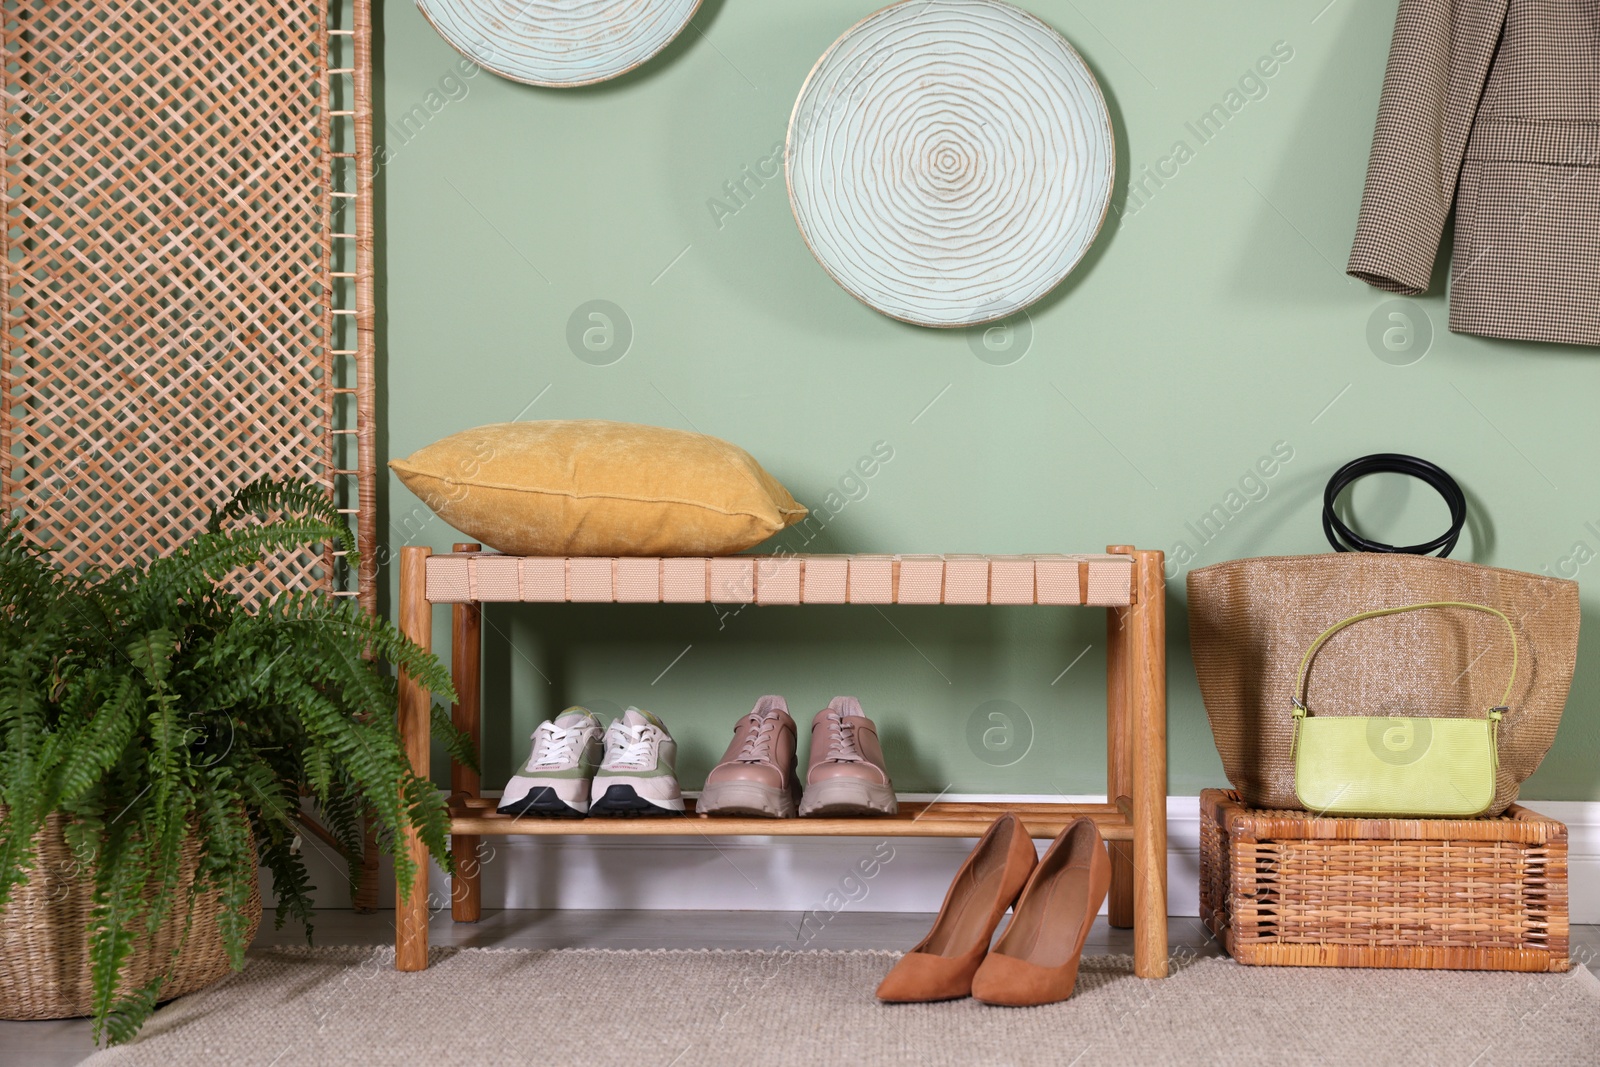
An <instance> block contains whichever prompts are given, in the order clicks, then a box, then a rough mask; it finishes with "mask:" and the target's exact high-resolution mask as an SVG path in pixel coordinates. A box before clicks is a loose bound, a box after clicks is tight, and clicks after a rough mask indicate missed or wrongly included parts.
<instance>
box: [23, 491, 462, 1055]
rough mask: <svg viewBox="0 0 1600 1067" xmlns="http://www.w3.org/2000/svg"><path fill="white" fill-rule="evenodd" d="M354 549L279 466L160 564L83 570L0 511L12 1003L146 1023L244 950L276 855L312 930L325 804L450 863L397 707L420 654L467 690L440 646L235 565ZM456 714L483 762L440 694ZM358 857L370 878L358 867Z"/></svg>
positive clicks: (235, 962) (346, 834)
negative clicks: (306, 827)
mask: <svg viewBox="0 0 1600 1067" xmlns="http://www.w3.org/2000/svg"><path fill="white" fill-rule="evenodd" d="M317 544H332V545H338V546H341V547H343V548H345V549H346V550H347V551H348V552H349V553H350V556H349V557H347V561H348V562H350V563H351V564H352V565H353V564H354V562H355V559H354V554H355V546H354V544H353V543H352V539H351V537H350V533H349V529H348V527H347V526H346V525H345V523H344V521H343V519H342V517H341V516H340V515H339V513H338V512H337V510H335V508H334V507H333V505H332V503H331V502H330V501H329V499H328V496H327V494H326V492H325V491H323V490H320V489H318V488H317V487H315V486H313V485H311V484H310V483H308V482H305V481H299V480H294V481H274V480H261V481H257V482H253V483H252V484H250V485H248V486H246V487H245V488H244V489H242V490H240V491H239V493H238V494H237V495H235V496H234V497H233V499H232V500H231V501H230V502H228V503H227V504H226V505H224V506H222V507H221V508H219V509H216V510H214V511H213V513H212V516H211V520H210V522H209V524H208V526H207V529H206V530H205V531H204V532H203V533H201V534H199V535H197V536H196V537H194V538H193V539H191V540H190V541H189V542H188V543H186V544H185V545H183V546H182V547H181V548H180V549H179V550H178V551H176V552H174V553H172V554H171V555H169V556H166V557H164V558H161V559H157V560H155V561H153V562H151V563H149V564H148V565H147V566H142V567H130V568H126V569H122V570H117V571H112V572H109V573H98V572H91V573H67V572H65V571H63V570H62V569H60V568H58V567H56V566H54V565H53V564H52V562H51V559H50V555H49V553H48V552H47V551H46V550H44V549H41V548H39V547H37V546H35V545H33V544H31V543H29V542H28V541H27V540H26V539H25V538H24V536H23V534H22V531H21V530H20V529H19V528H18V523H17V521H16V520H12V521H11V522H10V523H8V524H6V525H5V526H4V527H0V1017H11V1018H41V1017H61V1016H65V1015H82V1014H91V1015H93V1017H94V1020H95V1037H96V1040H109V1041H110V1042H111V1043H116V1042H119V1041H123V1040H126V1039H127V1038H129V1037H131V1036H132V1035H133V1034H134V1033H136V1032H137V1031H138V1029H139V1027H140V1026H141V1025H142V1024H143V1022H144V1020H145V1019H146V1018H147V1017H148V1016H149V1014H150V1013H151V1011H152V1010H154V1008H155V1005H156V1004H157V1002H158V1001H161V1000H166V999H170V998H171V997H173V996H176V995H180V994H181V993H183V992H185V991H187V990H189V989H191V988H196V987H198V985H202V984H204V983H205V982H206V981H211V980H215V979H216V978H218V977H221V975H222V974H225V973H227V970H228V968H230V967H231V968H232V969H234V970H238V969H239V968H241V967H242V966H243V963H244V950H245V948H246V947H247V946H248V944H249V942H250V940H251V939H252V938H253V937H254V935H255V931H256V927H257V924H258V923H259V921H260V915H261V905H260V898H259V895H258V891H257V888H256V885H257V870H258V865H264V866H266V867H267V868H268V869H269V870H271V872H272V875H273V885H274V889H275V891H276V895H277V915H276V920H277V922H278V924H279V925H282V924H283V922H285V921H286V920H287V919H290V918H294V919H298V920H300V921H301V922H303V923H305V924H306V930H307V934H308V936H309V934H310V929H311V926H310V920H311V901H310V896H309V894H310V891H311V889H312V886H311V884H310V881H309V878H308V875H307V872H306V867H305V864H304V863H303V862H302V860H301V857H300V855H299V853H298V850H297V847H296V842H297V835H298V833H299V832H300V829H301V823H300V820H301V818H302V815H303V803H305V802H309V805H310V807H312V808H313V809H314V812H315V814H316V816H317V818H318V820H319V822H320V823H321V824H322V825H323V826H325V827H327V829H328V831H329V832H331V833H332V834H333V835H334V836H335V837H336V838H337V840H339V841H340V842H341V843H342V844H343V845H344V846H345V847H346V854H347V855H358V854H359V853H360V851H361V841H362V816H363V813H367V815H368V817H369V818H370V819H371V820H372V822H373V823H374V824H375V826H376V828H377V831H378V840H379V843H380V846H382V847H383V848H384V850H385V851H387V852H389V853H391V854H392V855H393V856H394V862H395V866H396V868H397V874H398V876H399V880H400V884H401V886H402V887H409V886H410V885H411V884H412V882H413V881H414V880H415V879H416V878H417V877H419V875H418V872H417V870H416V867H415V864H413V863H412V862H411V861H410V860H409V858H408V857H407V856H406V854H405V851H404V850H403V849H397V848H395V847H394V846H395V843H396V840H397V838H398V836H399V835H400V834H401V833H402V831H404V830H407V829H415V830H416V831H417V832H418V833H419V834H420V835H421V838H422V840H423V841H424V842H425V843H426V844H427V847H428V850H429V851H430V852H431V853H432V855H433V857H434V858H435V859H436V860H438V861H439V862H440V863H441V864H444V865H445V866H446V867H448V866H449V862H450V861H449V855H448V852H447V849H446V842H445V837H446V833H447V821H446V815H445V809H444V805H443V803H442V801H441V800H440V798H439V796H438V794H437V792H436V791H435V790H434V788H433V786H432V784H431V783H430V782H427V781H424V780H422V779H419V778H418V777H417V776H416V775H415V774H413V773H412V770H411V766H410V764H409V762H408V761H407V759H406V756H405V752H404V749H403V748H402V747H401V744H400V739H399V735H398V733H397V731H396V728H395V722H394V707H395V682H394V679H393V678H392V677H391V675H390V674H389V673H388V671H387V669H386V668H385V666H384V664H389V665H398V666H402V667H404V668H405V670H406V671H408V672H409V673H410V674H411V675H412V676H413V677H415V678H417V679H419V680H420V681H421V682H422V684H424V685H426V686H427V687H428V688H429V689H431V690H432V691H434V692H435V693H439V694H442V695H447V694H449V693H450V680H449V676H448V674H447V673H446V672H445V671H444V670H443V668H442V667H441V666H440V664H439V662H438V660H436V659H434V658H433V656H432V655H430V654H429V653H426V652H424V651H423V650H422V649H420V648H418V647H417V646H416V645H415V644H414V643H412V642H410V641H408V640H407V639H406V638H405V637H404V636H403V635H402V634H400V633H399V631H397V630H396V629H395V628H394V627H393V626H392V625H391V624H390V623H388V622H387V621H386V620H383V619H380V618H375V617H373V616H371V615H368V614H367V613H365V612H363V611H362V610H361V609H360V607H359V606H358V605H356V604H355V603H354V601H353V600H352V599H349V598H336V597H333V596H330V595H328V594H325V593H320V592H290V593H283V594H280V595H278V596H276V597H274V598H272V599H271V600H270V601H265V602H255V603H252V602H249V601H247V600H246V599H245V598H243V597H242V596H240V595H239V594H237V593H236V592H234V591H232V590H233V583H231V582H230V580H229V578H230V575H235V574H236V573H237V572H238V571H239V570H240V569H241V568H249V567H252V566H255V565H258V564H259V563H260V562H261V560H262V559H263V558H264V557H265V556H267V555H269V554H272V553H279V552H292V551H297V550H302V549H304V548H306V547H307V546H309V545H317ZM434 729H435V732H436V734H437V735H438V736H439V737H440V738H441V739H442V740H443V741H444V742H445V743H446V745H447V746H448V747H449V748H450V750H451V752H452V754H453V755H455V756H456V758H458V759H462V760H464V761H466V762H467V763H469V764H471V763H472V762H473V760H474V754H473V753H472V752H471V751H470V750H469V749H470V744H469V742H468V741H467V740H466V738H465V737H464V736H463V735H461V733H460V732H459V731H456V730H455V729H454V728H453V727H452V726H451V724H450V722H449V719H448V717H447V716H446V715H445V714H444V712H443V710H442V709H440V708H437V707H436V708H435V717H434ZM352 877H353V875H352Z"/></svg>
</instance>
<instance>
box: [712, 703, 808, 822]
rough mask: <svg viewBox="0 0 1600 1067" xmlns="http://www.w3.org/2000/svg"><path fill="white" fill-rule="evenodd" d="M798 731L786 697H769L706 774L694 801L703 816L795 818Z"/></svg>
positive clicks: (741, 724)
mask: <svg viewBox="0 0 1600 1067" xmlns="http://www.w3.org/2000/svg"><path fill="white" fill-rule="evenodd" d="M795 770H796V766H795V726H794V720H793V719H791V718H790V717H789V706H788V705H787V704H785V703H784V700H783V698H782V697H779V696H765V697H762V698H761V699H760V700H758V701H756V706H755V707H754V708H753V709H751V711H750V714H748V715H746V716H745V717H744V718H742V719H740V720H739V723H738V725H736V726H735V727H734V728H733V743H732V744H730V745H729V746H728V751H726V752H724V753H723V754H722V762H721V763H719V764H717V765H716V766H715V767H713V768H712V769H711V773H710V774H708V775H706V787H705V789H704V790H703V791H702V792H701V794H700V799H699V800H697V801H696V802H695V806H694V810H695V811H696V812H698V813H700V814H702V815H753V816H756V817H758V818H759V817H765V818H770V819H792V818H794V813H795V805H796V802H797V801H798V799H799V796H800V782H799V779H798V778H797V777H796V773H795Z"/></svg>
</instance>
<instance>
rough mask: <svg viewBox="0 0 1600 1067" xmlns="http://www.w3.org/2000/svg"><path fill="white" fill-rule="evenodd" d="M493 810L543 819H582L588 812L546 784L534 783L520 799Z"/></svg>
mask: <svg viewBox="0 0 1600 1067" xmlns="http://www.w3.org/2000/svg"><path fill="white" fill-rule="evenodd" d="M494 810H495V811H498V812H499V813H500V814H501V815H518V816H520V815H535V816H538V817H539V818H543V819H582V818H584V817H585V816H586V815H587V814H588V812H587V811H586V810H585V809H583V808H579V807H574V806H573V805H571V804H568V803H567V802H566V801H565V800H562V799H561V797H560V796H558V795H557V794H556V791H555V790H554V789H552V788H550V787H549V786H547V785H536V786H534V787H533V788H532V789H530V790H528V795H527V796H525V797H523V798H522V799H521V800H514V801H512V802H511V803H510V804H502V805H500V806H499V807H498V808H496V809H494Z"/></svg>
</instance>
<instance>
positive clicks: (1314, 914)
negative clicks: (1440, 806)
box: [1200, 789, 1572, 971]
mask: <svg viewBox="0 0 1600 1067" xmlns="http://www.w3.org/2000/svg"><path fill="white" fill-rule="evenodd" d="M1200 917H1201V919H1202V920H1203V921H1204V922H1205V924H1206V928H1207V929H1208V930H1210V931H1211V933H1212V934H1213V935H1215V936H1216V937H1217V938H1218V940H1220V941H1221V942H1222V943H1223V945H1224V946H1225V947H1226V948H1227V950H1228V953H1229V955H1231V956H1232V957H1233V958H1234V959H1236V960H1238V961H1239V962H1240V963H1251V964H1282V965H1290V966H1299V967H1412V968H1451V969H1457V970H1485V971H1565V970H1568V969H1569V968H1570V967H1571V966H1572V963H1571V960H1570V959H1569V958H1568V917H1567V828H1566V826H1565V825H1564V824H1562V823H1559V822H1556V821H1555V820H1554V819H1547V818H1545V817H1544V816H1542V815H1540V814H1538V813H1537V812H1532V811H1529V810H1528V809H1527V808H1524V807H1521V806H1520V805H1516V804H1513V805H1512V806H1511V807H1510V808H1509V809H1507V811H1506V813H1505V814H1504V815H1502V816H1500V817H1499V818H1494V819H1463V820H1455V819H1345V818H1338V819H1336V818H1326V817H1319V816H1316V815H1312V814H1310V813H1308V812H1303V811H1261V810H1256V809H1251V808H1246V807H1245V806H1244V805H1243V804H1241V803H1240V802H1239V797H1238V794H1237V793H1234V792H1231V791H1225V790H1221V789H1207V790H1205V791H1203V792H1202V793H1201V794H1200Z"/></svg>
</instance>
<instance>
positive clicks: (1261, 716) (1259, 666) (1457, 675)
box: [1188, 456, 1579, 816]
mask: <svg viewBox="0 0 1600 1067" xmlns="http://www.w3.org/2000/svg"><path fill="white" fill-rule="evenodd" d="M1398 459H1403V460H1411V459H1412V457H1390V456H1384V457H1365V459H1364V460H1358V461H1356V463H1353V464H1349V465H1347V467H1346V468H1343V469H1341V471H1340V472H1339V473H1338V474H1335V476H1334V480H1333V481H1330V482H1329V483H1328V492H1327V493H1326V494H1325V496H1324V505H1325V506H1324V525H1325V527H1328V528H1329V529H1330V540H1332V541H1333V542H1334V544H1335V545H1336V547H1338V548H1340V551H1339V552H1336V553H1333V554H1330V555H1321V556H1272V557H1265V558H1258V559H1241V560H1234V561H1232V562H1228V563H1218V564H1215V565H1213V566H1210V567H1204V568H1201V569H1200V570H1197V571H1193V572H1191V573H1190V574H1189V579H1188V594H1189V640H1190V646H1191V651H1192V653H1193V656H1194V665H1195V673H1196V674H1197V675H1198V676H1199V680H1200V694H1201V697H1202V698H1203V699H1204V701H1205V707H1206V716H1207V718H1208V719H1209V720H1210V722H1211V733H1212V736H1213V737H1214V738H1215V740H1216V743H1217V751H1218V752H1219V753H1220V754H1221V756H1222V765H1223V769H1224V770H1225V771H1226V772H1227V775H1228V780H1229V781H1230V782H1232V783H1233V786H1234V788H1235V789H1237V790H1238V791H1239V795H1240V797H1241V798H1242V799H1243V801H1244V803H1246V804H1247V805H1249V806H1251V807H1257V808H1278V809H1291V810H1292V809H1299V808H1301V806H1302V805H1301V803H1300V801H1299V799H1298V798H1297V796H1296V793H1295V766H1294V742H1295V716H1294V699H1295V686H1296V682H1297V680H1298V673H1299V667H1300V662H1301V657H1302V656H1303V655H1304V654H1305V652H1306V650H1307V649H1308V648H1310V647H1311V646H1312V643H1313V642H1315V641H1316V639H1317V637H1318V635H1319V634H1321V633H1322V632H1323V631H1325V630H1327V629H1328V628H1329V627H1330V626H1333V625H1334V624H1335V623H1338V622H1339V621H1340V620H1342V619H1348V618H1350V617H1351V616H1354V615H1359V614H1362V613H1364V612H1370V611H1376V610H1380V609H1384V608H1398V607H1404V606H1406V605H1412V604H1420V603H1424V602H1437V601H1458V602H1460V601H1464V602H1467V603H1471V604H1481V605H1487V606H1488V607H1491V608H1494V609H1496V610H1498V611H1499V612H1501V613H1503V614H1504V615H1505V616H1506V617H1507V619H1508V620H1509V621H1510V623H1511V627H1512V630H1513V632H1514V633H1515V636H1516V645H1517V647H1518V649H1519V651H1520V656H1519V659H1520V662H1519V663H1518V665H1517V670H1516V672H1515V681H1514V683H1513V685H1512V687H1511V691H1510V695H1509V696H1506V695H1505V685H1506V679H1507V678H1509V677H1511V676H1512V662H1511V661H1512V656H1513V651H1512V643H1511V642H1510V641H1508V640H1507V636H1506V627H1505V624H1504V623H1503V622H1501V621H1500V619H1499V618H1497V617H1495V616H1494V615H1492V614H1488V613H1485V612H1482V611H1472V610H1454V609H1443V610H1435V611H1414V612H1406V613H1401V614H1394V615H1387V616H1382V617H1378V618H1372V619H1370V620H1368V621H1365V622H1363V623H1362V624H1361V625H1360V626H1352V627H1350V628H1348V629H1347V630H1345V631H1343V632H1342V633H1340V635H1339V637H1338V638H1337V639H1336V640H1333V641H1330V642H1328V643H1327V644H1326V645H1325V646H1324V647H1322V648H1321V649H1320V650H1319V651H1318V653H1317V667H1316V671H1315V672H1314V673H1313V675H1312V677H1311V679H1310V682H1309V685H1308V688H1307V690H1306V692H1305V693H1304V695H1303V697H1302V699H1303V700H1304V702H1305V703H1306V704H1308V705H1310V706H1311V707H1314V708H1316V709H1317V713H1318V715H1321V716H1339V715H1354V716H1380V715H1392V716H1422V717H1440V718H1459V717H1463V716H1477V717H1481V716H1482V715H1483V709H1484V708H1489V707H1495V706H1497V705H1502V704H1503V705H1505V706H1506V707H1507V708H1509V709H1510V710H1509V711H1507V712H1506V713H1505V714H1504V716H1503V718H1502V719H1501V721H1500V722H1499V725H1498V730H1497V735H1498V736H1497V748H1498V765H1497V767H1496V772H1495V789H1494V798H1493V800H1492V801H1491V802H1490V804H1489V806H1488V808H1487V810H1486V811H1485V812H1484V814H1485V816H1490V815H1498V814H1499V813H1500V812H1502V811H1504V810H1505V809H1506V807H1507V806H1508V805H1509V804H1510V803H1511V802H1512V801H1514V800H1515V799H1516V797H1517V790H1518V788H1519V787H1520V786H1521V784H1522V782H1523V780H1524V779H1526V778H1527V777H1528V775H1530V774H1532V773H1533V772H1534V771H1535V770H1536V769H1537V768H1538V766H1539V763H1540V761H1542V760H1543V759H1544V755H1545V753H1546V752H1547V751H1549V748H1550V744H1551V742H1552V741H1553V740H1554V739H1555V734H1556V728H1557V727H1558V726H1559V725H1560V724H1561V712H1562V709H1563V707H1565V705H1566V700H1567V689H1568V687H1569V686H1570V685H1571V682H1572V672H1573V669H1574V667H1575V666H1576V663H1577V655H1578V620H1579V606H1578V585H1577V583H1576V582H1571V581H1565V580H1563V579H1559V578H1547V577H1543V576H1541V575H1537V574H1527V573H1524V572H1522V571H1513V570H1503V569H1501V568H1498V567H1485V566H1481V565H1479V564H1475V563H1465V562H1462V561H1459V560H1451V559H1442V558H1435V557H1429V556H1422V555H1413V554H1409V552H1407V551H1405V550H1396V549H1392V548H1391V549H1388V551H1359V552H1349V551H1345V550H1344V549H1345V546H1344V544H1341V543H1340V541H1339V540H1336V539H1335V534H1337V533H1340V532H1342V531H1347V529H1348V528H1347V527H1344V525H1343V523H1341V522H1339V521H1338V520H1337V518H1336V517H1333V522H1332V523H1331V524H1330V523H1329V519H1330V517H1332V510H1333V508H1332V505H1333V501H1334V499H1336V498H1337V496H1338V494H1339V492H1340V491H1341V490H1342V489H1343V488H1344V486H1345V485H1348V484H1349V482H1350V481H1353V480H1354V479H1355V478H1356V477H1360V476H1361V475H1362V474H1364V473H1372V472H1373V471H1374V470H1403V472H1404V473H1417V471H1416V470H1412V469H1403V468H1402V467H1399V466H1396V465H1394V464H1392V463H1391V464H1390V465H1388V466H1384V465H1381V464H1379V465H1376V466H1369V469H1358V470H1356V471H1355V473H1353V474H1349V473H1347V472H1348V471H1349V469H1350V468H1352V467H1356V465H1357V464H1360V463H1363V462H1367V461H1373V460H1398ZM1414 462H1415V463H1419V464H1421V463H1425V461H1420V460H1415V461H1414ZM1427 467H1428V468H1431V470H1432V471H1436V472H1437V473H1438V475H1441V476H1442V477H1443V479H1445V480H1448V479H1449V476H1448V475H1446V474H1444V472H1443V471H1440V470H1439V469H1438V468H1437V467H1433V466H1432V465H1431V464H1427ZM1418 476H1419V477H1421V476H1422V475H1420V474H1419V475H1418ZM1425 480H1428V481H1429V482H1430V484H1434V485H1435V487H1436V488H1442V487H1443V486H1442V483H1440V482H1436V481H1435V480H1434V479H1433V478H1432V477H1428V478H1425ZM1448 487H1449V488H1453V489H1454V491H1455V493H1456V494H1458V495H1459V493H1460V490H1459V488H1456V487H1455V483H1454V481H1448ZM1446 495H1447V499H1448V497H1449V494H1448V493H1447V494H1446ZM1451 510H1452V517H1453V522H1452V534H1447V535H1445V537H1444V538H1440V539H1436V540H1435V542H1432V543H1430V544H1431V547H1433V548H1434V549H1436V550H1437V549H1441V548H1442V549H1443V550H1445V551H1448V550H1449V548H1450V547H1453V545H1454V541H1455V538H1454V536H1453V535H1454V534H1458V533H1459V526H1458V525H1457V524H1456V523H1455V521H1454V519H1455V516H1456V515H1457V514H1458V513H1457V510H1456V507H1455V505H1454V503H1453V502H1452V509H1451ZM1459 515H1460V519H1461V520H1462V521H1464V519H1465V505H1464V498H1463V499H1462V507H1461V511H1460V513H1459ZM1351 536H1352V538H1354V539H1356V540H1358V541H1361V543H1362V544H1364V545H1369V546H1370V545H1372V542H1366V541H1364V539H1360V538H1359V537H1358V536H1357V535H1354V534H1351ZM1382 547H1385V548H1386V547H1387V546H1382ZM1421 547H1428V546H1411V548H1412V549H1416V548H1421Z"/></svg>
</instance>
